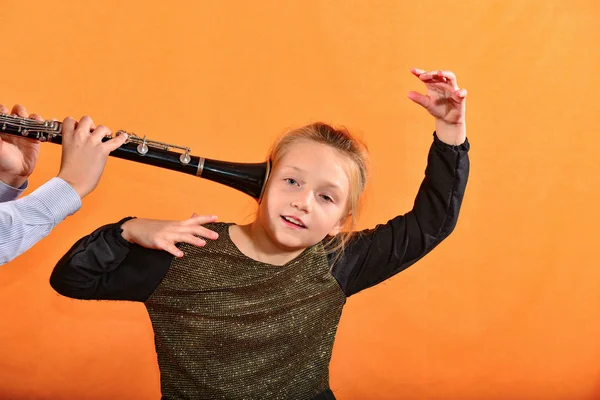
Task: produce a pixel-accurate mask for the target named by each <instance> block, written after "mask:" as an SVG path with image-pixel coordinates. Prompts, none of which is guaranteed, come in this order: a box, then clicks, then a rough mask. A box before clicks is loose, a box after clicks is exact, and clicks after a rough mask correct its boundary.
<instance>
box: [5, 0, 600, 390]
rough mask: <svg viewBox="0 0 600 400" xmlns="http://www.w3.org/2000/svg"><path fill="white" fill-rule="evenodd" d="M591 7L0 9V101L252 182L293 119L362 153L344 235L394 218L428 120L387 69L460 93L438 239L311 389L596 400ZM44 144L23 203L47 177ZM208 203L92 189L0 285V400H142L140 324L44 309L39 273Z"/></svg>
mask: <svg viewBox="0 0 600 400" xmlns="http://www.w3.org/2000/svg"><path fill="white" fill-rule="evenodd" d="M599 18H600V6H598V5H597V2H596V1H592V0H588V1H584V0H581V1H570V2H567V1H563V0H554V1H549V0H546V1H543V0H539V1H534V0H531V1H527V0H506V1H502V2H500V1H480V0H464V1H460V2H459V1H456V2H445V1H444V2H442V1H418V2H403V1H391V0H390V1H366V0H365V1H344V0H338V1H315V0H313V1H306V0H303V1H274V0H270V1H249V0H246V1H241V0H240V1H234V0H228V1H212V2H209V1H201V2H195V1H178V2H158V1H135V2H134V1H131V2H121V1H116V0H110V1H108V0H104V1H101V2H80V1H75V0H72V1H64V0H62V1H52V2H35V1H22V2H15V1H13V2H9V1H4V2H2V7H1V12H0V32H1V33H2V38H3V43H2V47H1V49H2V50H1V51H2V71H3V72H2V76H1V77H0V91H1V95H0V102H1V103H4V104H6V105H9V106H12V105H13V104H14V103H22V104H25V105H26V106H27V107H28V108H29V110H30V111H34V112H37V113H40V114H41V115H43V116H44V117H47V118H58V119H61V120H62V119H63V118H64V117H66V116H67V115H71V116H74V117H76V118H80V117H81V116H82V115H90V116H92V117H93V118H94V120H95V122H96V123H103V124H106V125H108V126H109V127H110V128H112V129H113V130H117V129H126V130H129V131H133V132H136V133H138V134H140V135H148V137H149V138H150V139H154V140H162V141H166V142H169V143H172V144H177V145H186V146H191V147H192V150H193V151H192V153H193V154H194V155H199V156H205V157H209V158H216V159H222V160H230V161H240V162H242V161H246V162H251V161H261V160H262V159H263V157H264V156H265V154H266V151H267V148H268V147H269V145H270V144H271V142H272V141H273V139H274V138H275V137H276V136H277V135H279V134H280V133H281V132H283V131H284V130H286V129H287V128H289V127H292V126H298V125H301V124H305V123H308V122H312V121H315V120H325V121H327V122H330V123H333V124H343V125H345V126H347V127H348V128H350V129H351V130H352V131H354V132H355V133H356V134H357V135H358V136H359V137H361V138H363V139H364V140H365V141H366V142H367V144H368V146H369V148H370V150H371V154H372V159H373V179H372V181H371V183H370V186H369V189H368V192H367V199H366V200H367V201H366V208H365V212H364V214H363V216H362V219H361V226H360V227H361V228H364V227H371V226H374V225H375V224H376V223H378V222H385V221H387V219H388V218H391V217H393V216H395V215H396V214H399V213H404V212H406V211H408V210H409V209H410V207H411V206H412V201H413V198H414V195H415V193H416V191H417V188H418V185H419V183H420V181H421V179H422V176H423V170H424V167H425V162H426V153H427V150H428V148H429V145H430V143H431V139H432V137H431V133H432V130H433V120H432V118H431V117H429V116H428V115H427V114H426V112H424V111H423V110H421V109H420V108H419V107H418V106H417V105H415V104H413V103H412V102H411V101H410V100H408V99H407V97H406V93H407V92H408V91H409V90H421V89H422V87H421V84H420V83H419V81H418V80H417V79H416V78H414V77H412V76H411V74H410V73H409V67H413V66H414V67H420V68H425V69H432V68H436V69H437V68H442V69H450V70H452V71H454V72H455V73H456V74H457V76H458V82H459V85H460V86H461V87H465V88H467V89H468V90H469V97H468V116H467V120H468V132H469V138H470V140H471V143H472V152H471V163H472V171H471V178H470V181H469V184H468V187H467V194H466V197H465V201H464V207H463V209H462V212H461V218H460V220H459V223H458V226H457V229H456V230H455V232H454V234H453V235H452V236H450V238H449V239H447V240H446V241H445V242H444V243H442V245H440V247H439V248H437V249H436V250H435V251H434V252H433V253H432V254H430V255H429V256H427V257H426V258H425V259H423V260H422V261H420V262H419V263H418V264H417V265H416V266H414V267H412V268H410V269H409V270H407V271H405V272H404V273H402V274H400V275H397V276H396V277H394V278H393V279H391V280H389V281H387V282H386V283H384V284H382V285H379V286H378V287H376V288H373V289H370V290H367V291H365V292H363V293H361V294H359V295H357V296H356V297H353V298H351V299H350V300H349V301H348V304H347V306H346V308H345V310H344V314H343V316H342V320H341V324H340V328H339V333H338V336H337V340H336V343H335V347H334V355H333V360H332V365H331V386H332V389H333V390H334V392H335V393H336V395H337V396H338V398H339V399H340V400H350V399H375V398H377V399H458V398H460V399H537V400H539V399H597V398H600V270H599V268H598V259H597V255H596V253H597V252H596V251H597V248H598V237H597V235H598V223H599V222H600V218H599V211H598V205H597V198H598V194H599V190H600V189H599V188H600V179H599V178H598V172H599V171H600V169H599V166H600V165H599V164H600V161H598V159H599V156H598V148H599V146H600V141H599V139H598V128H597V126H598V122H597V121H598V89H599V78H598V70H599V69H600V53H599V52H598V43H599V42H600V35H599V29H600V28H599V23H600V20H599ZM59 162H60V146H56V145H51V144H45V145H42V151H41V156H40V160H39V162H38V166H37V170H36V172H35V173H34V175H33V176H32V178H31V182H30V190H28V192H30V191H31V189H33V188H36V187H38V186H39V185H41V184H42V183H43V182H45V181H46V180H48V179H50V178H51V177H52V176H55V174H56V173H57V171H58V167H59ZM253 210H254V203H253V201H252V200H251V199H250V198H249V197H247V196H245V195H243V194H241V193H238V192H237V191H234V190H232V189H230V188H227V187H224V186H221V185H218V184H215V183H212V182H209V181H205V180H202V179H197V178H194V177H192V176H188V175H183V174H178V173H176V172H173V171H168V170H163V169H159V168H156V167H151V166H145V165H142V164H137V163H133V162H129V161H124V160H120V159H115V158H111V159H110V160H109V162H108V164H107V167H106V171H105V174H104V176H103V178H102V181H101V182H100V185H99V187H98V189H97V190H96V191H95V192H93V193H92V194H91V195H90V196H89V197H87V198H86V199H85V200H84V206H83V208H82V209H81V210H80V211H79V212H78V213H77V214H76V215H74V216H72V217H70V218H68V219H67V220H66V221H65V222H63V223H62V224H60V225H59V226H58V227H57V228H56V229H55V230H54V231H53V232H52V233H51V235H50V236H49V237H47V238H46V239H44V240H43V241H42V242H40V243H39V244H38V245H36V246H35V247H34V248H33V249H32V250H30V251H29V252H27V253H26V254H24V255H22V256H21V257H19V258H18V259H17V260H15V261H13V262H11V263H9V264H7V265H4V266H3V267H1V268H0V398H11V399H107V398H111V399H158V398H159V393H160V386H159V372H158V368H157V364H156V355H155V352H154V344H153V335H152V330H151V326H150V321H149V318H148V315H147V314H146V312H145V308H144V306H143V305H142V304H136V303H127V302H83V301H76V300H71V299H67V298H64V297H62V296H60V295H58V294H57V293H55V292H54V291H53V290H52V289H51V288H50V286H49V284H48V277H49V275H50V272H51V270H52V268H53V266H54V264H55V263H56V261H57V260H58V259H59V257H60V256H61V255H62V254H64V253H65V252H66V251H67V250H68V249H69V248H70V246H71V245H72V244H73V243H74V242H75V241H76V240H77V239H79V238H80V237H81V236H83V235H86V234H88V233H89V232H91V231H92V230H94V229H95V228H97V227H98V226H100V225H103V224H105V223H110V222H114V221H117V220H118V219H120V218H121V217H123V216H127V215H135V216H139V217H152V218H163V219H184V218H187V217H188V216H190V215H191V214H192V213H193V212H197V213H207V214H208V213H211V214H212V213H216V214H217V215H219V217H220V219H221V220H224V221H236V222H243V221H248V220H249V219H250V218H251V216H252V213H253Z"/></svg>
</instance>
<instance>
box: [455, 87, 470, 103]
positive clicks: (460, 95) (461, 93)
mask: <svg viewBox="0 0 600 400" xmlns="http://www.w3.org/2000/svg"><path fill="white" fill-rule="evenodd" d="M465 97H467V89H460V90H457V91H455V92H454V93H452V99H453V100H454V101H456V102H457V103H461V102H462V101H463V100H464V99H465Z"/></svg>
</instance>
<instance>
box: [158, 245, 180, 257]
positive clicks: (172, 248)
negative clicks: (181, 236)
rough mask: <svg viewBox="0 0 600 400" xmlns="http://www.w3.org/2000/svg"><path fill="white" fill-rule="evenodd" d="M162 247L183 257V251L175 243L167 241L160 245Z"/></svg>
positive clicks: (176, 255)
mask: <svg viewBox="0 0 600 400" xmlns="http://www.w3.org/2000/svg"><path fill="white" fill-rule="evenodd" d="M159 247H160V248H161V249H163V250H165V251H168V252H169V253H171V254H173V255H174V256H175V257H183V251H181V250H179V249H178V248H177V246H175V244H174V243H170V242H165V243H163V245H161V246H159Z"/></svg>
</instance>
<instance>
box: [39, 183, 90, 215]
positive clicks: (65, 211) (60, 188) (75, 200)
mask: <svg viewBox="0 0 600 400" xmlns="http://www.w3.org/2000/svg"><path fill="white" fill-rule="evenodd" d="M30 196H32V197H34V198H36V199H38V200H39V201H41V202H42V203H43V204H44V205H45V206H46V207H48V210H49V211H50V213H51V214H52V216H53V217H54V223H55V224H58V223H59V222H61V221H62V220H64V219H65V218H67V217H68V216H69V215H73V214H75V213H76V212H77V211H78V210H79V209H80V208H81V197H79V195H78V194H77V192H76V191H75V189H73V187H72V186H71V185H69V184H68V183H67V182H65V181H64V180H62V179H60V178H52V179H50V180H49V181H48V182H46V183H45V184H43V185H42V186H40V187H39V188H37V189H36V190H35V191H34V192H33V193H31V194H30Z"/></svg>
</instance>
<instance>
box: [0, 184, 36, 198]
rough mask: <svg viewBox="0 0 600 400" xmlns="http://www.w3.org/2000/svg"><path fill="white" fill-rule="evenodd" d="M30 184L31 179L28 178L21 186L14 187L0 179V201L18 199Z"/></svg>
mask: <svg viewBox="0 0 600 400" xmlns="http://www.w3.org/2000/svg"><path fill="white" fill-rule="evenodd" d="M28 185H29V180H26V181H25V183H24V184H23V185H21V187H20V188H14V187H12V186H10V185H7V184H6V183H4V182H2V181H0V203H4V202H6V201H13V200H16V199H17V198H18V197H19V196H20V195H21V193H23V192H24V191H25V190H26V189H27V186H28Z"/></svg>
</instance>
